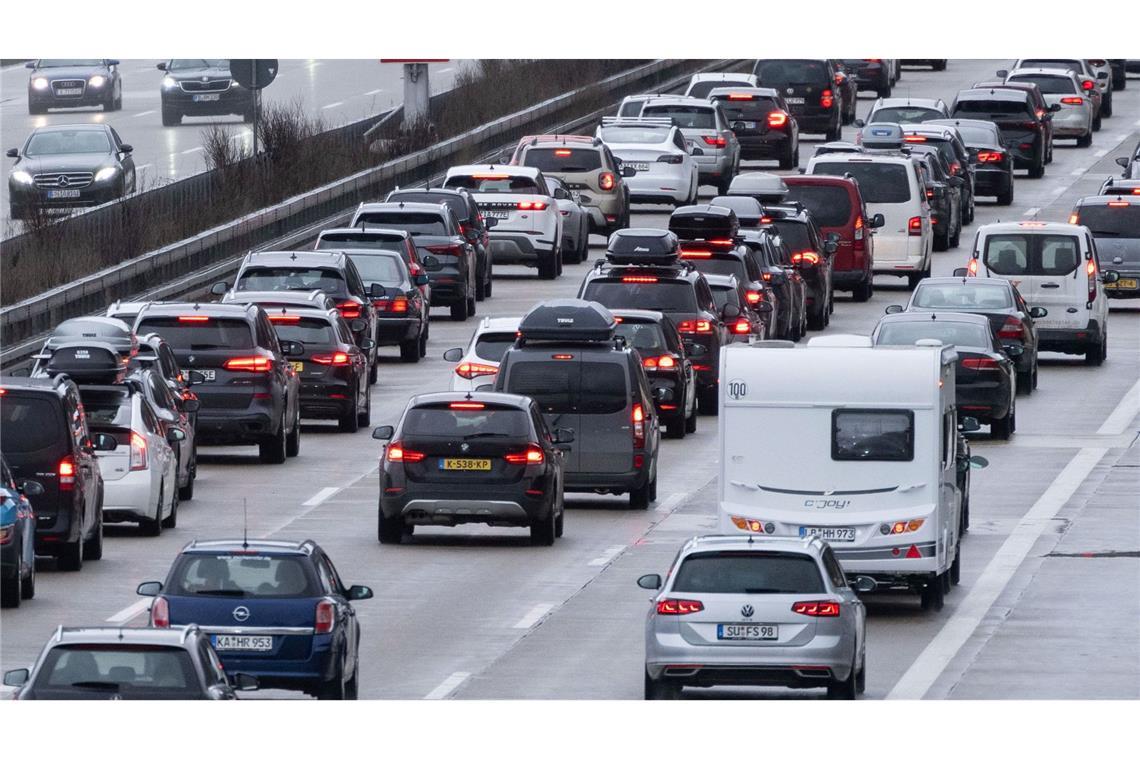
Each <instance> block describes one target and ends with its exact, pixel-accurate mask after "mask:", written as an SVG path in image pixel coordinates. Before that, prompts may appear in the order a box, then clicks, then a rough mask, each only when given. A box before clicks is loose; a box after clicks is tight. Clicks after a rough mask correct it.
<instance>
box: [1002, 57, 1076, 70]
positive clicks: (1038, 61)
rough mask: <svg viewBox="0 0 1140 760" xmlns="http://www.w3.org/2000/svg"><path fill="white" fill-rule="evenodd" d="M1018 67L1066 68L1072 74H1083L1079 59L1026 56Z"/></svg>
mask: <svg viewBox="0 0 1140 760" xmlns="http://www.w3.org/2000/svg"><path fill="white" fill-rule="evenodd" d="M1018 68H1022V69H1066V70H1068V71H1071V72H1073V73H1074V74H1083V73H1084V72H1083V71H1082V70H1081V69H1082V66H1081V64H1080V62H1079V61H1073V60H1069V61H1062V60H1057V59H1055V58H1053V59H1049V58H1027V59H1025V60H1024V61H1022V62H1021V65H1020V66H1019V67H1018Z"/></svg>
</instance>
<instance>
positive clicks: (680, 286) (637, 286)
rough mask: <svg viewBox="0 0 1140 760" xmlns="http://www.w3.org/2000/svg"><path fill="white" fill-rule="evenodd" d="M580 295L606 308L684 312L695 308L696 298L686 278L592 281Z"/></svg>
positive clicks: (690, 311)
mask: <svg viewBox="0 0 1140 760" xmlns="http://www.w3.org/2000/svg"><path fill="white" fill-rule="evenodd" d="M582 298H584V299H586V300H587V301H597V302H598V303H600V304H601V305H602V306H605V307H608V308H610V309H648V310H649V311H669V312H683V313H688V314H691V313H693V312H695V311H696V310H697V298H696V295H695V294H694V293H693V286H692V285H691V284H690V283H689V282H688V281H687V280H673V279H660V280H656V279H655V280H654V281H653V282H623V281H622V280H593V281H591V282H590V283H589V284H588V285H586V290H585V292H584V293H583V294H582Z"/></svg>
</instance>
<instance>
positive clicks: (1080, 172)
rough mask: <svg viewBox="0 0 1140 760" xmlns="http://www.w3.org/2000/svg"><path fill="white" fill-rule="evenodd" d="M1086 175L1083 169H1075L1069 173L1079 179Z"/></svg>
mask: <svg viewBox="0 0 1140 760" xmlns="http://www.w3.org/2000/svg"><path fill="white" fill-rule="evenodd" d="M1084 173H1085V170H1084V169H1083V168H1081V167H1078V168H1076V169H1073V170H1072V171H1071V172H1069V175H1070V176H1073V177H1079V176H1080V175H1082V174H1084Z"/></svg>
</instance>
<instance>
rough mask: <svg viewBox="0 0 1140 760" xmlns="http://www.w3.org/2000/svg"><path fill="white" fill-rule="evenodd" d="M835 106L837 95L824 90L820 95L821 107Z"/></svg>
mask: <svg viewBox="0 0 1140 760" xmlns="http://www.w3.org/2000/svg"><path fill="white" fill-rule="evenodd" d="M834 104H835V94H834V93H833V92H832V91H831V90H824V91H823V92H821V93H820V94H819V105H820V107H821V108H831V106H832V105H834Z"/></svg>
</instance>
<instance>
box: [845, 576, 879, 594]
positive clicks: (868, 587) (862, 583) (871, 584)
mask: <svg viewBox="0 0 1140 760" xmlns="http://www.w3.org/2000/svg"><path fill="white" fill-rule="evenodd" d="M878 585H879V584H877V583H875V579H874V578H872V577H871V576H869V575H860V576H858V577H856V578H855V582H854V583H852V584H851V588H853V589H855V590H856V591H857V592H859V593H860V594H869V593H871V592H872V591H874V590H875V587H876V586H878Z"/></svg>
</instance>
